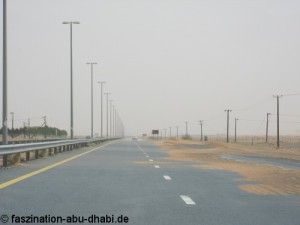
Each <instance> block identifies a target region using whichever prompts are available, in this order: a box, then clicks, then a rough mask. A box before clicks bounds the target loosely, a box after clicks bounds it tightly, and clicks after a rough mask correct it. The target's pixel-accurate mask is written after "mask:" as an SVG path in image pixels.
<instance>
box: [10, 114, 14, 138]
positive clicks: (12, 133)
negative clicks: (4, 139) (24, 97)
mask: <svg viewBox="0 0 300 225" xmlns="http://www.w3.org/2000/svg"><path fill="white" fill-rule="evenodd" d="M10 114H11V138H12V139H13V138H14V113H13V112H11V113H10Z"/></svg>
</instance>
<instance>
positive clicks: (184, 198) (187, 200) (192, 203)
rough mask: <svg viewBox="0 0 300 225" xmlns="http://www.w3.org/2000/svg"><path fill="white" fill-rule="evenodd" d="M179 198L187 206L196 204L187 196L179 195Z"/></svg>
mask: <svg viewBox="0 0 300 225" xmlns="http://www.w3.org/2000/svg"><path fill="white" fill-rule="evenodd" d="M180 198H182V200H183V201H184V202H185V204H187V205H196V203H195V202H194V201H193V200H192V199H191V198H190V197H189V196H187V195H180Z"/></svg>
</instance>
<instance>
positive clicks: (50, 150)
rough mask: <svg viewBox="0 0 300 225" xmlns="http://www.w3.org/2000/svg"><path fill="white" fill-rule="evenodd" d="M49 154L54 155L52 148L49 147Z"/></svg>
mask: <svg viewBox="0 0 300 225" xmlns="http://www.w3.org/2000/svg"><path fill="white" fill-rule="evenodd" d="M48 155H49V156H51V155H52V148H49V149H48Z"/></svg>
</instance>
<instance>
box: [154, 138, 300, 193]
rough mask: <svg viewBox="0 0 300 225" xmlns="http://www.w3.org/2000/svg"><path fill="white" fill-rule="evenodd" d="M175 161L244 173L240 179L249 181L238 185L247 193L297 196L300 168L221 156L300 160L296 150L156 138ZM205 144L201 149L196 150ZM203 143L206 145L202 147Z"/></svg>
mask: <svg viewBox="0 0 300 225" xmlns="http://www.w3.org/2000/svg"><path fill="white" fill-rule="evenodd" d="M155 144H157V145H159V146H160V147H161V148H162V149H164V150H165V151H166V152H167V153H168V154H169V156H170V158H172V159H175V160H192V161H198V162H199V161H200V162H203V163H205V164H204V165H199V166H196V167H197V168H199V169H213V170H227V171H231V172H235V173H238V174H240V175H242V176H243V178H242V179H241V181H249V182H251V183H252V184H241V185H239V187H240V188H241V189H242V190H244V191H247V192H251V193H255V194H259V195H300V171H298V170H293V169H287V168H283V167H279V166H275V165H271V164H258V163H252V162H249V163H248V162H239V161H235V160H229V159H224V158H222V155H224V154H225V155H227V154H229V155H253V156H266V157H275V158H285V159H297V160H300V151H299V150H290V149H268V148H259V147H245V146H242V145H238V144H227V143H226V144H223V143H222V144H219V143H212V142H199V141H187V140H176V139H168V140H166V141H156V142H155ZM189 145H198V146H199V148H200V147H201V146H200V145H202V147H203V146H204V149H196V148H195V147H196V146H193V147H190V146H189ZM205 146H209V148H207V149H205Z"/></svg>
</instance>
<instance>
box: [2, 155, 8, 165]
mask: <svg viewBox="0 0 300 225" xmlns="http://www.w3.org/2000/svg"><path fill="white" fill-rule="evenodd" d="M3 167H8V155H3Z"/></svg>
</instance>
